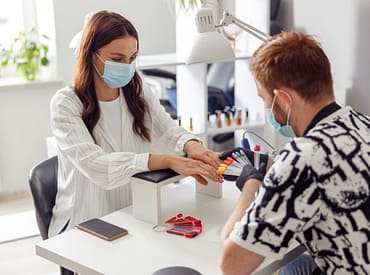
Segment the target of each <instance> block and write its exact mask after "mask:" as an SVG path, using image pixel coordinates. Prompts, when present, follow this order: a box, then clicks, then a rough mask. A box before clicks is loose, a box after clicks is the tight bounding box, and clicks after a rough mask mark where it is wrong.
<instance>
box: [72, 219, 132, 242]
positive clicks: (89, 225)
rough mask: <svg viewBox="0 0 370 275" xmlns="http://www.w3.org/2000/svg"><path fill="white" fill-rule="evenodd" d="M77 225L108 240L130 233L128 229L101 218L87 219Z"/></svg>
mask: <svg viewBox="0 0 370 275" xmlns="http://www.w3.org/2000/svg"><path fill="white" fill-rule="evenodd" d="M76 227H77V228H78V229H80V230H82V231H85V232H87V233H90V234H92V235H94V236H96V237H99V238H102V239H104V240H107V241H112V240H115V239H117V238H119V237H122V236H125V235H127V234H128V231H127V229H125V228H122V227H119V226H116V225H114V224H111V223H109V222H105V221H103V220H99V219H91V220H88V221H85V222H83V223H80V224H78V225H76Z"/></svg>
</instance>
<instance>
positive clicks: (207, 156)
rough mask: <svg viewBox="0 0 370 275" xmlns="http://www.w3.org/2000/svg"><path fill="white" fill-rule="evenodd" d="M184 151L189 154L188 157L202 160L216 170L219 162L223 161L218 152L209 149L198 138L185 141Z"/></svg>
mask: <svg viewBox="0 0 370 275" xmlns="http://www.w3.org/2000/svg"><path fill="white" fill-rule="evenodd" d="M184 152H185V153H186V154H187V156H188V158H191V159H195V160H200V161H202V162H204V163H207V164H208V165H210V166H212V167H213V168H214V169H216V170H217V168H218V166H219V164H220V163H222V161H221V160H220V159H219V157H218V156H219V154H218V153H216V152H213V151H211V150H208V149H207V148H205V147H203V145H202V144H201V143H200V142H198V141H196V140H189V141H188V142H187V143H185V146H184Z"/></svg>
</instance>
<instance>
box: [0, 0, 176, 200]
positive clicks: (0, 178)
mask: <svg viewBox="0 0 370 275" xmlns="http://www.w3.org/2000/svg"><path fill="white" fill-rule="evenodd" d="M167 3H168V1H167V0H155V1H153V0H130V1H129V0H123V1H119V0H114V1H113V0H105V1H101V0H89V1H72V0H63V1H54V8H55V28H56V43H57V53H58V61H59V62H58V69H59V74H60V77H61V79H62V81H60V82H55V83H50V84H30V85H20V86H8V87H1V86H0V129H1V130H0V194H9V193H13V192H19V191H25V190H29V187H28V181H27V179H28V173H29V170H30V168H31V167H32V166H33V165H34V164H36V163H37V162H38V161H41V160H43V159H45V158H46V157H47V153H46V143H45V138H46V137H47V136H49V135H50V128H49V120H50V116H49V102H50V98H51V96H52V95H53V94H54V92H55V91H56V90H57V89H59V88H61V87H63V86H65V85H69V84H70V83H71V82H72V78H73V73H74V66H75V60H74V57H73V52H72V50H71V49H69V48H68V45H69V42H70V39H71V38H72V37H73V35H74V34H75V33H77V32H78V31H79V30H80V29H81V27H82V25H83V20H84V15H85V14H86V13H88V12H91V11H96V10H101V9H108V10H112V11H116V12H119V13H121V14H123V15H124V16H126V17H127V18H128V19H130V20H131V21H132V22H133V24H134V25H135V26H136V28H137V30H138V32H139V36H140V37H139V38H140V42H141V53H143V54H150V53H161V52H174V51H175V17H174V16H173V15H172V14H171V13H170V11H169V8H168V4H167Z"/></svg>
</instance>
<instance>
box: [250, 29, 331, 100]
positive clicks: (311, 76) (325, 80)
mask: <svg viewBox="0 0 370 275" xmlns="http://www.w3.org/2000/svg"><path fill="white" fill-rule="evenodd" d="M249 67H250V70H251V71H252V73H253V75H254V77H255V78H256V79H257V80H258V81H259V82H260V83H261V85H263V86H264V87H265V88H266V89H267V90H268V91H269V92H270V94H271V95H273V90H274V89H276V88H279V87H282V86H285V87H289V88H293V89H294V90H295V91H296V92H297V93H299V94H300V95H301V96H302V98H305V99H306V100H307V101H309V102H316V101H319V100H321V97H322V95H323V93H326V94H325V95H329V96H332V95H333V79H332V75H331V70H330V62H329V59H328V57H327V56H326V54H325V53H324V51H323V49H322V48H321V46H320V44H319V43H318V42H317V41H316V40H315V39H314V38H313V37H312V36H310V35H307V34H304V33H302V32H282V33H280V34H277V35H275V36H272V37H271V38H269V39H268V40H267V41H266V42H265V43H264V44H262V45H261V46H260V47H259V48H258V49H257V51H255V53H254V54H253V57H252V59H251V61H250V63H249Z"/></svg>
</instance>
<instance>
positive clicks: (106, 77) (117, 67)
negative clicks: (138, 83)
mask: <svg viewBox="0 0 370 275" xmlns="http://www.w3.org/2000/svg"><path fill="white" fill-rule="evenodd" d="M96 56H97V57H98V58H99V59H100V60H101V61H102V62H103V63H104V73H103V75H102V74H101V73H100V72H99V70H98V69H97V68H96V66H95V65H94V67H95V70H96V72H97V73H98V75H99V76H100V77H101V79H103V81H104V82H105V83H106V84H107V85H108V86H109V87H110V88H112V89H113V88H120V87H124V86H126V85H127V84H128V83H129V82H130V81H131V79H132V78H133V77H134V74H135V69H136V62H135V61H134V62H132V63H130V64H125V63H121V62H113V61H109V60H106V61H104V60H103V59H102V58H101V57H100V56H99V55H98V54H96Z"/></svg>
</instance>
